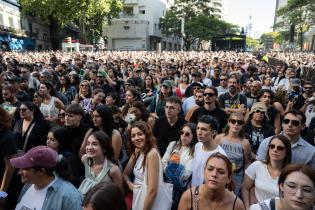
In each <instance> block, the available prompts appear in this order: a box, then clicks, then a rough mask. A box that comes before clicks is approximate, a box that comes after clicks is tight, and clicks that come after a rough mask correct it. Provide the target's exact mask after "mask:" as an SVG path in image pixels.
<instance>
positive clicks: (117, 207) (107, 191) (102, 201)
mask: <svg viewBox="0 0 315 210" xmlns="http://www.w3.org/2000/svg"><path fill="white" fill-rule="evenodd" d="M89 204H90V205H91V206H92V208H93V210H103V209H104V208H105V209H111V210H127V205H126V202H125V199H124V196H123V193H122V192H121V190H120V188H119V187H118V186H117V185H115V184H113V183H105V182H101V183H99V184H97V185H95V187H93V188H92V189H91V190H90V191H89V192H88V193H87V194H86V196H85V198H84V200H83V207H86V206H88V205H89Z"/></svg>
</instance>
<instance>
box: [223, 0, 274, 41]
mask: <svg viewBox="0 0 315 210" xmlns="http://www.w3.org/2000/svg"><path fill="white" fill-rule="evenodd" d="M223 1H224V5H225V18H224V20H225V21H227V22H230V23H233V24H236V25H238V26H240V27H244V28H246V26H247V25H248V24H249V23H250V16H251V23H252V29H251V32H250V36H251V37H254V38H259V37H260V35H261V34H262V33H265V32H270V31H272V25H273V21H274V15H275V8H276V0H223Z"/></svg>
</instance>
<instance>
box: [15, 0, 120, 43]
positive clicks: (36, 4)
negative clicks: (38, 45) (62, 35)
mask: <svg viewBox="0 0 315 210" xmlns="http://www.w3.org/2000/svg"><path fill="white" fill-rule="evenodd" d="M19 3H20V5H21V8H22V14H24V15H31V16H34V17H39V18H41V19H42V20H43V21H46V22H47V23H49V24H50V26H53V27H51V33H54V32H55V33H57V34H58V32H60V30H61V29H62V28H63V27H65V26H66V25H72V26H75V27H77V28H78V29H79V34H80V41H81V42H83V43H87V42H92V40H93V39H94V38H95V36H100V34H101V30H102V27H103V24H104V22H106V21H108V20H110V19H111V18H112V17H115V16H117V15H118V13H119V11H120V10H121V8H122V3H121V1H120V0H62V1H60V0H19ZM91 34H93V36H91ZM56 36H57V35H56ZM52 37H54V36H52ZM57 37H58V36H57ZM91 37H93V38H91ZM52 41H53V40H52ZM55 41H56V40H55ZM59 41H60V40H59Z"/></svg>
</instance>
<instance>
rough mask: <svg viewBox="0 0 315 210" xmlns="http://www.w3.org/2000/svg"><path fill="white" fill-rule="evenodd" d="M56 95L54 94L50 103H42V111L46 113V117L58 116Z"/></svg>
mask: <svg viewBox="0 0 315 210" xmlns="http://www.w3.org/2000/svg"><path fill="white" fill-rule="evenodd" d="M55 101H56V97H54V96H52V97H51V99H50V101H49V104H45V103H41V104H40V107H39V109H40V111H41V112H42V114H43V115H44V118H46V117H58V113H59V110H58V109H57V107H56V105H55Z"/></svg>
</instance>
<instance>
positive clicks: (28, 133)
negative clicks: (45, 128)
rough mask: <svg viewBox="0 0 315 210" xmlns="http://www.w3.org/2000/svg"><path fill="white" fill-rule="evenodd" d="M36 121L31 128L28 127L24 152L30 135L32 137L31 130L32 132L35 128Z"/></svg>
mask: <svg viewBox="0 0 315 210" xmlns="http://www.w3.org/2000/svg"><path fill="white" fill-rule="evenodd" d="M35 123H36V122H35V121H33V123H32V124H31V125H30V126H29V129H28V131H27V133H26V137H25V140H24V144H23V152H25V149H26V145H27V143H28V139H29V137H30V134H31V132H32V130H33V128H34V126H35Z"/></svg>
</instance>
